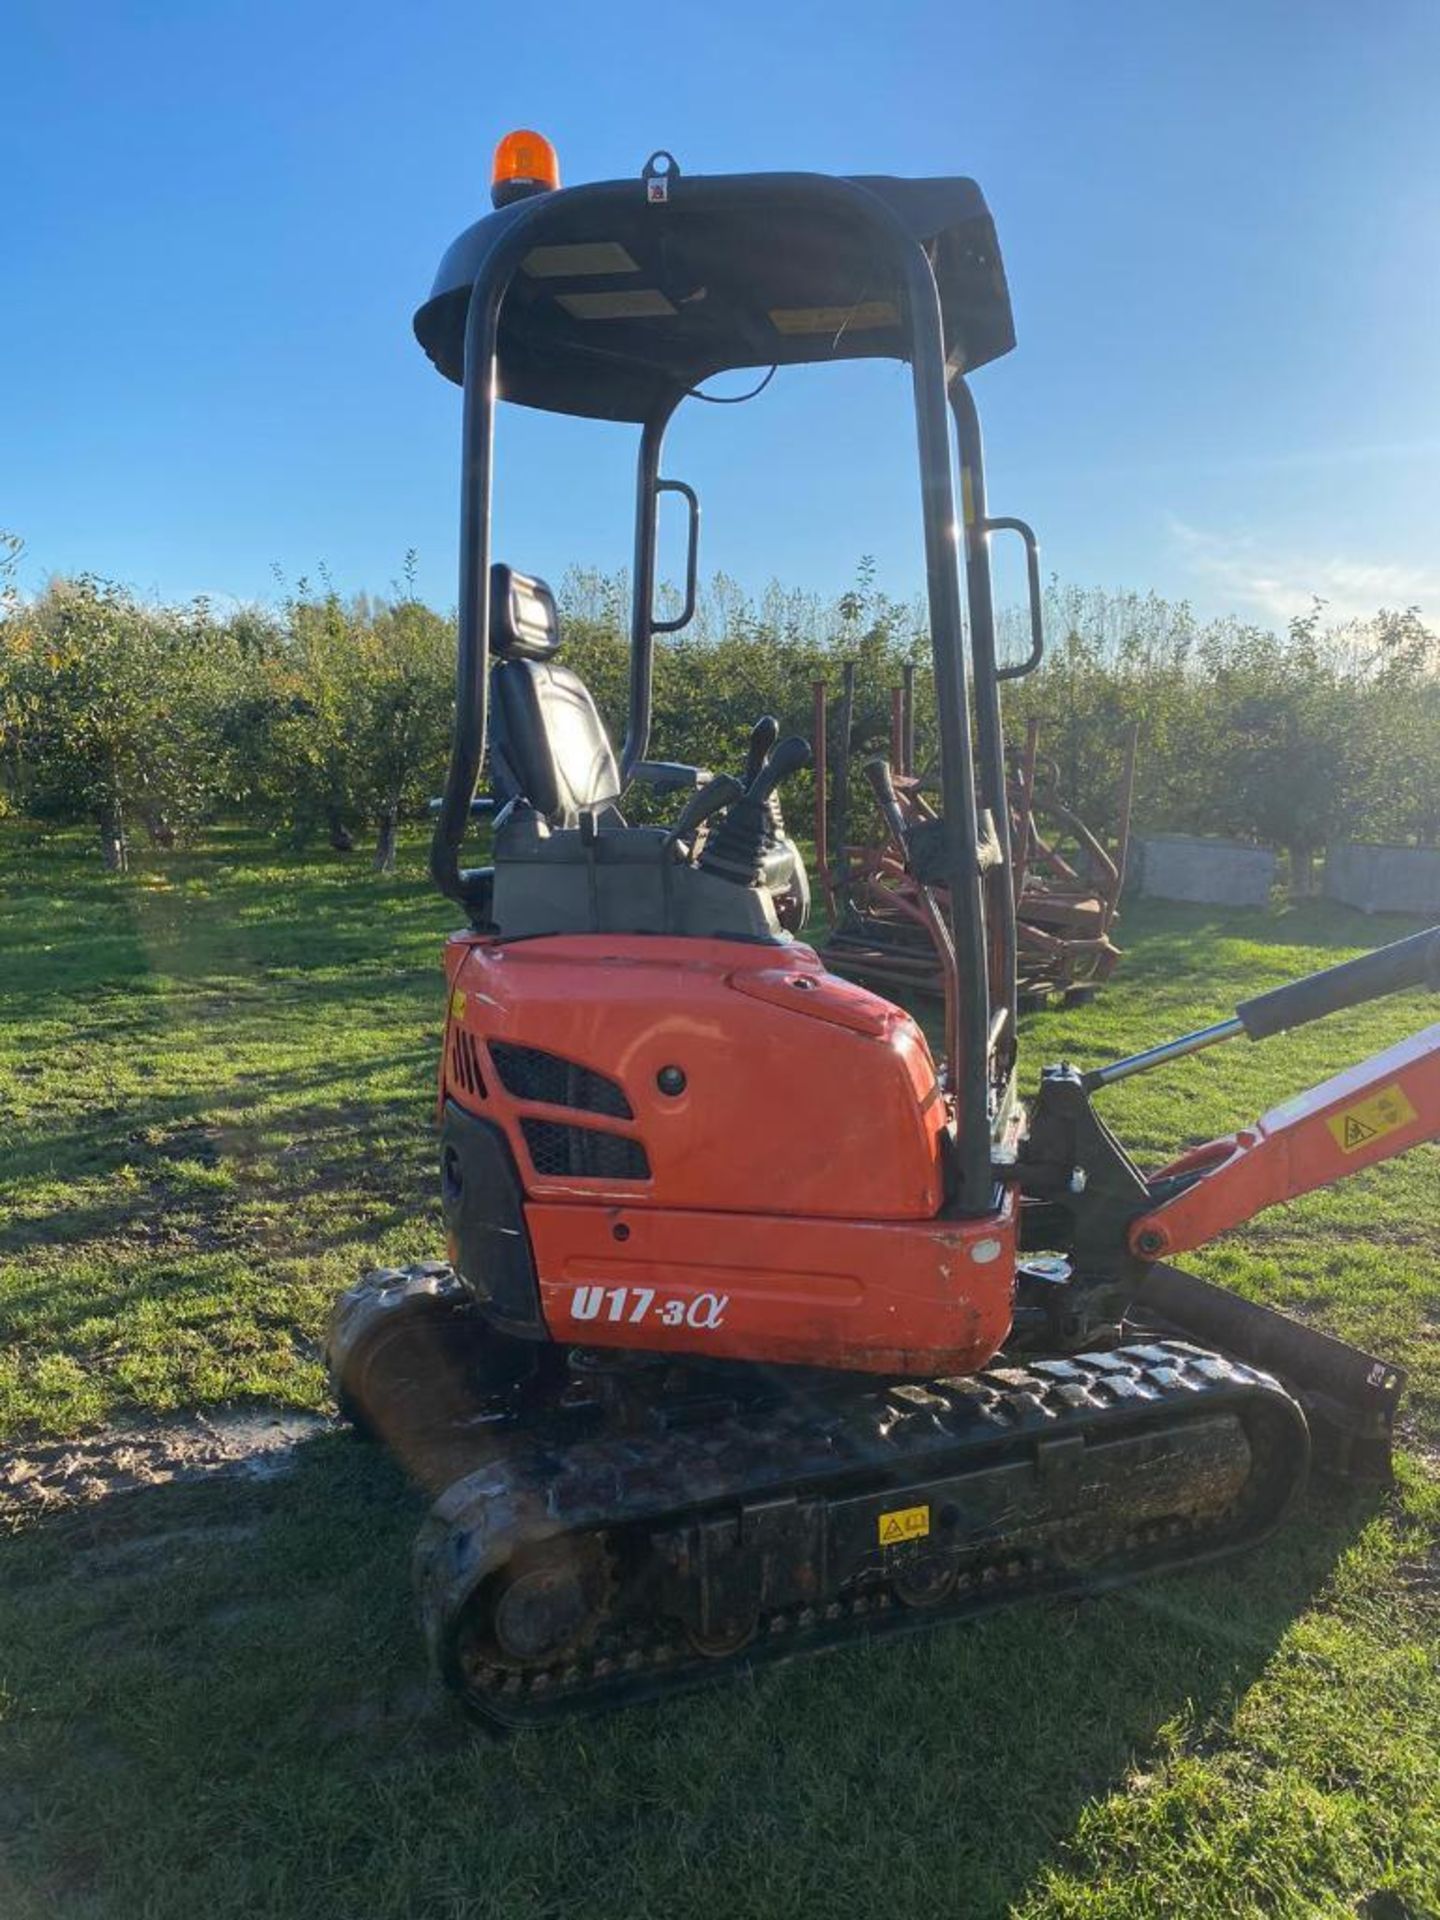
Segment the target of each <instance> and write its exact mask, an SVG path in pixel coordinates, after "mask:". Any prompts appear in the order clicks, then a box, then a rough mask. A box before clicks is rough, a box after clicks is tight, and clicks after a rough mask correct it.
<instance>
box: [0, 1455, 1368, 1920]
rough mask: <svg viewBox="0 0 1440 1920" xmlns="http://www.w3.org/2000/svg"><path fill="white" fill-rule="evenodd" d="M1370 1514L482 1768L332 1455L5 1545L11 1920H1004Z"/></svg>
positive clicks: (384, 1539)
mask: <svg viewBox="0 0 1440 1920" xmlns="http://www.w3.org/2000/svg"><path fill="white" fill-rule="evenodd" d="M1372 1511H1373V1503H1371V1502H1368V1501H1367V1500H1365V1499H1362V1498H1359V1497H1355V1498H1345V1499H1342V1500H1339V1501H1338V1502H1337V1501H1335V1500H1333V1499H1332V1500H1330V1501H1328V1502H1326V1503H1324V1504H1322V1503H1321V1502H1320V1501H1319V1500H1318V1499H1316V1500H1312V1502H1311V1503H1310V1506H1309V1507H1308V1509H1307V1510H1306V1511H1305V1512H1304V1513H1303V1514H1302V1517H1301V1519H1300V1521H1299V1522H1298V1523H1297V1524H1295V1525H1293V1526H1292V1527H1290V1528H1289V1529H1288V1530H1287V1532H1286V1533H1285V1534H1284V1535H1283V1536H1282V1537H1281V1538H1280V1539H1278V1540H1277V1541H1275V1542H1274V1543H1272V1544H1271V1545H1270V1546H1268V1547H1266V1548H1264V1549H1262V1550H1261V1551H1259V1552H1258V1553H1256V1554H1255V1555H1253V1556H1252V1557H1251V1558H1250V1559H1249V1560H1247V1561H1244V1562H1239V1563H1234V1564H1232V1565H1230V1566H1226V1567H1220V1568H1215V1569H1211V1570H1209V1571H1207V1572H1204V1573H1196V1574H1192V1575H1187V1576H1172V1577H1170V1578H1167V1579H1163V1580H1158V1581H1154V1582H1151V1583H1148V1584H1146V1585H1142V1586H1137V1587H1135V1588H1132V1589H1130V1590H1128V1591H1127V1592H1125V1593H1122V1594H1118V1595H1112V1596H1110V1597H1108V1598H1106V1599H1104V1600H1100V1601H1095V1602H1091V1603H1089V1604H1086V1605H1083V1606H1079V1607H1074V1606H1069V1607H1064V1606H1053V1605H1052V1606H1039V1605H1027V1606H1024V1607H1021V1608H1017V1609H1016V1610H1015V1611H1013V1612H1012V1613H1009V1614H1005V1615H999V1616H996V1617H994V1618H992V1619H990V1620H987V1621H984V1622H980V1623H976V1624H974V1625H970V1626H962V1627H956V1628H949V1629H940V1630H937V1631H936V1632H934V1633H932V1634H926V1635H922V1636H919V1637H917V1638H915V1639H913V1640H910V1641H908V1642H906V1643H899V1644H897V1643H891V1644H889V1645H886V1646H884V1647H880V1648H875V1649H870V1650H863V1649H857V1650H854V1651H851V1652H847V1653H844V1654H840V1655H834V1656H830V1657H828V1658H826V1659H824V1660H819V1661H813V1662H809V1663H801V1664H798V1665H796V1666H794V1667H791V1668H786V1669H783V1670H779V1671H772V1672H770V1673H767V1674H766V1675H765V1676H764V1677H762V1678H761V1679H759V1680H756V1681H752V1682H740V1683H736V1684H732V1685H730V1686H728V1687H727V1688H724V1689H719V1690H716V1691H714V1692H711V1693H708V1694H702V1695H691V1696H688V1697H686V1698H683V1699H680V1700H676V1701H674V1702H671V1703H668V1704H666V1705H664V1706H659V1707H649V1708H643V1709H636V1710H633V1711H631V1712H630V1713H628V1714H621V1715H617V1716H613V1717H610V1718H607V1719H603V1720H596V1721H589V1722H580V1723H574V1724H571V1725H568V1726H564V1727H560V1728H557V1729H555V1730H552V1731H550V1732H547V1733H545V1734H543V1735H534V1734H532V1735H525V1736H521V1737H519V1738H517V1739H515V1740H513V1741H510V1742H509V1743H505V1744H498V1743H495V1742H492V1741H490V1740H489V1739H487V1738H485V1737H484V1736H483V1735H482V1734H479V1733H477V1732H474V1731H473V1730H471V1729H470V1728H469V1727H468V1725H467V1724H466V1723H465V1722H464V1721H463V1720H462V1719H461V1718H460V1716H459V1715H458V1714H457V1713H456V1712H455V1711H454V1709H452V1708H451V1707H449V1706H448V1704H446V1703H444V1702H440V1701H437V1700H436V1699H435V1697H434V1695H433V1694H432V1692H431V1691H430V1689H429V1687H428V1683H427V1681H426V1677H425V1674H424V1670H423V1665H422V1662H421V1657H420V1653H419V1649H418V1645H417V1635H416V1632H415V1628H414V1624H413V1620H412V1616H411V1605H410V1596H409V1591H408V1581H407V1561H408V1549H409V1541H410V1536H411V1533H412V1531H413V1528H414V1526H415V1525H416V1523H417V1520H418V1517H419V1513H420V1503H419V1500H418V1499H417V1497H416V1496H415V1495H414V1494H413V1493H412V1492H411V1491H410V1490H409V1489H408V1488H407V1487H406V1486H405V1485H404V1483H403V1482H402V1480H401V1478H400V1476H399V1474H398V1473H397V1471H396V1470H395V1469H394V1468H393V1466H392V1465H391V1464H390V1463H389V1462H388V1461H387V1460H386V1459H385V1458H384V1457H383V1456H381V1455H378V1454H376V1453H375V1452H373V1451H372V1450H370V1449H368V1448H366V1447H364V1446H363V1445H362V1444H361V1443H359V1442H356V1441H354V1440H352V1439H350V1438H349V1437H348V1436H331V1437H326V1438H323V1439H320V1440H317V1441H314V1442H311V1443H309V1444H308V1445H306V1446H305V1447H303V1448H302V1449H301V1450H300V1452H299V1454H298V1455H297V1459H296V1465H295V1468H294V1470H293V1472H292V1473H291V1474H290V1475H289V1476H288V1477H286V1478H284V1479H282V1480H277V1481H273V1482H270V1483H266V1484H263V1485H258V1484H245V1483H237V1482H234V1481H229V1482H218V1483H213V1484H210V1485H206V1486H181V1485H174V1486H170V1487H166V1488H159V1489H154V1490H148V1491H141V1492H135V1493H129V1494H122V1495H116V1496H113V1497H112V1498H111V1499H110V1500H107V1501H104V1502H101V1503H98V1504H97V1505H96V1506H95V1507H94V1508H91V1509H87V1510H82V1511H81V1512H80V1513H78V1514H74V1515H70V1516H67V1517H64V1518H60V1519H54V1520H46V1521H41V1522H38V1523H34V1524H31V1525H30V1526H29V1527H27V1528H26V1529H25V1531H24V1532H22V1533H20V1534H18V1535H15V1536H13V1537H12V1538H11V1539H10V1540H9V1541H8V1543H7V1544H6V1547H5V1576H4V1581H3V1585H0V1646H3V1647H4V1650H5V1654H4V1663H5V1669H6V1674H5V1678H6V1686H7V1689H8V1692H9V1695H10V1701H11V1707H12V1711H11V1713H10V1714H9V1716H8V1720H7V1723H6V1724H5V1725H4V1727H3V1728H0V1755H3V1756H4V1758H3V1765H0V1776H3V1778H4V1780H5V1783H6V1793H5V1796H4V1797H3V1802H0V1825H7V1826H9V1828H10V1835H9V1845H10V1860H11V1873H12V1877H13V1885H14V1888H15V1893H16V1896H17V1898H18V1901H19V1905H18V1908H17V1910H16V1920H21V1917H22V1916H25V1915H27V1914H29V1913H32V1912H33V1913H34V1914H37V1915H38V1914H40V1913H44V1914H46V1915H50V1914H65V1913H67V1912H69V1911H71V1910H73V1911H75V1912H77V1913H80V1912H83V1913H84V1914H85V1915H87V1916H92V1915H93V1916H97V1917H98V1920H110V1917H111V1916H116V1917H117V1920H118V1916H128V1915H132V1914H138V1913H141V1912H143V1913H145V1914H146V1915H147V1916H154V1917H155V1920H170V1916H176V1920H178V1917H179V1916H182V1915H183V1916H185V1917H186V1920H189V1917H190V1916H193V1915H194V1914H196V1913H201V1912H203V1913H205V1914H206V1915H207V1916H211V1917H212V1920H221V1917H222V1916H229V1915H236V1916H239V1915H244V1916H246V1917H247V1920H258V1917H260V1916H270V1915H273V1916H276V1917H277V1920H278V1917H279V1916H285V1920H294V1916H298V1915H304V1916H305V1920H331V1916H334V1917H335V1920H339V1916H353V1915H355V1914H362V1913H363V1914H364V1915H366V1917H367V1920H392V1916H393V1920H402V1916H403V1920H419V1917H422V1916H432V1915H433V1916H436V1920H439V1917H440V1916H442V1915H443V1916H446V1920H455V1916H470V1915H474V1916H481V1915H491V1914H494V1915H497V1916H498V1915H500V1914H502V1913H503V1914H506V1915H511V1916H531V1915H534V1916H539V1915H550V1914H557V1913H560V1912H564V1913H566V1914H573V1915H580V1916H590V1915H593V1916H597V1920H598V1916H606V1917H607V1920H609V1917H611V1916H614V1915H616V1914H622V1913H623V1914H625V1915H627V1916H631V1917H633V1920H648V1917H649V1916H652V1915H653V1916H659V1915H662V1914H664V1915H666V1916H671V1915H673V1914H674V1913H676V1912H682V1911H683V1912H686V1913H688V1914H692V1915H701V1916H710V1915H715V1916H720V1915H725V1916H727V1917H729V1916H745V1915H753V1916H756V1917H757V1920H758V1917H759V1916H775V1915H781V1914H783V1915H786V1916H790V1915H810V1914H816V1915H822V1914H823V1915H827V1916H828V1915H837V1914H850V1913H862V1912H870V1911H874V1910H875V1909H876V1905H877V1903H879V1902H881V1901H882V1900H883V1904H884V1906H885V1908H886V1909H887V1910H889V1909H892V1908H893V1909H896V1910H899V1911H905V1910H908V1911H910V1912H914V1913H921V1914H932V1913H935V1914H938V1913H942V1912H944V1913H955V1914H961V1913H963V1914H965V1915H966V1916H970V1917H972V1920H985V1917H986V1916H992V1915H995V1916H998V1915H1000V1914H1002V1913H1004V1912H1005V1911H1006V1910H1007V1908H1008V1907H1009V1906H1010V1905H1011V1903H1012V1902H1014V1901H1015V1900H1016V1899H1017V1898H1018V1897H1019V1896H1020V1895H1021V1894H1022V1893H1023V1892H1024V1890H1025V1889H1026V1887H1027V1886H1029V1885H1030V1884H1031V1883H1032V1882H1033V1880H1034V1879H1035V1876H1036V1875H1037V1873H1038V1872H1039V1871H1040V1870H1041V1869H1042V1868H1043V1867H1044V1866H1045V1865H1046V1864H1047V1863H1050V1862H1052V1861H1054V1860H1055V1859H1056V1858H1057V1857H1058V1855H1059V1854H1060V1853H1061V1852H1062V1851H1063V1848H1064V1844H1065V1841H1066V1839H1067V1836H1068V1835H1069V1834H1070V1833H1071V1832H1072V1831H1073V1829H1074V1826H1075V1823H1076V1821H1077V1819H1078V1817H1079V1815H1080V1813H1081V1811H1082V1809H1083V1808H1084V1807H1085V1805H1086V1803H1087V1802H1088V1801H1090V1800H1091V1799H1092V1798H1093V1797H1095V1796H1096V1795H1102V1794H1105V1793H1107V1792H1109V1791H1111V1790H1113V1789H1115V1788H1117V1787H1121V1786H1123V1784H1124V1783H1125V1781H1126V1779H1127V1778H1128V1777H1129V1775H1130V1773H1131V1770H1132V1769H1141V1770H1143V1769H1144V1767H1145V1766H1146V1764H1147V1759H1148V1757H1149V1756H1150V1755H1151V1754H1153V1752H1154V1751H1155V1749H1156V1747H1157V1736H1158V1735H1159V1734H1160V1730H1161V1729H1162V1728H1166V1727H1167V1726H1173V1725H1174V1724H1175V1723H1176V1722H1177V1721H1178V1722H1180V1723H1182V1724H1183V1726H1184V1728H1186V1729H1188V1730H1189V1733H1190V1735H1191V1737H1193V1738H1196V1739H1200V1740H1205V1739H1208V1738H1212V1737H1219V1738H1221V1739H1222V1740H1223V1735H1224V1728H1225V1726H1226V1723H1227V1722H1228V1719H1229V1716H1230V1714H1231V1712H1232V1710H1233V1707H1234V1705H1235V1703H1236V1702H1237V1701H1238V1699H1239V1698H1240V1696H1241V1695H1242V1694H1243V1693H1244V1691H1245V1690H1246V1688H1247V1687H1248V1686H1249V1685H1250V1684H1251V1682H1252V1681H1253V1680H1254V1679H1255V1678H1256V1676H1257V1675H1258V1674H1259V1673H1260V1672H1261V1671H1262V1670H1263V1669H1264V1667H1265V1665H1266V1663H1267V1661H1268V1660H1269V1659H1270V1657H1271V1655H1272V1653H1273V1651H1274V1649H1275V1647H1276V1645H1277V1643H1278V1641H1279V1639H1280V1638H1281V1636H1282V1635H1283V1634H1284V1632H1285V1630H1286V1628H1287V1627H1288V1626H1289V1625H1290V1623H1291V1622H1292V1621H1293V1620H1294V1618H1295V1617H1296V1615H1297V1614H1298V1613H1300V1612H1301V1611H1302V1610H1303V1609H1304V1608H1305V1607H1306V1606H1307V1605H1309V1604H1310V1603H1311V1602H1312V1601H1313V1600H1314V1599H1315V1597H1316V1595H1317V1593H1318V1592H1319V1591H1320V1590H1321V1589H1322V1588H1323V1587H1324V1584H1325V1582H1326V1580H1327V1577H1328V1576H1329V1574H1330V1572H1331V1570H1332V1568H1333V1566H1334V1564H1335V1562H1336V1560H1337V1558H1338V1557H1339V1556H1340V1555H1341V1554H1342V1553H1343V1552H1344V1550H1345V1548H1346V1546H1347V1545H1348V1544H1349V1542H1350V1541H1351V1540H1352V1539H1353V1538H1354V1536H1355V1534H1356V1533H1357V1532H1358V1530H1359V1528H1360V1527H1361V1526H1362V1525H1363V1524H1364V1522H1365V1520H1366V1518H1367V1517H1368V1515H1369V1514H1370V1512H1372Z"/></svg>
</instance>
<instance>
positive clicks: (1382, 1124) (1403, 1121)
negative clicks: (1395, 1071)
mask: <svg viewBox="0 0 1440 1920" xmlns="http://www.w3.org/2000/svg"><path fill="white" fill-rule="evenodd" d="M1415 1117H1416V1114H1415V1109H1414V1107H1412V1106H1411V1104H1410V1102H1409V1100H1408V1098H1407V1097H1406V1093H1405V1089H1404V1088H1403V1087H1402V1086H1401V1085H1400V1083H1399V1081H1398V1080H1397V1081H1396V1083H1395V1085H1394V1086H1393V1087H1385V1088H1383V1089H1382V1090H1381V1091H1380V1092H1379V1093H1376V1094H1372V1095H1371V1097H1370V1098H1369V1099H1368V1100H1362V1101H1360V1102H1359V1104H1358V1105H1356V1106H1353V1107H1346V1108H1345V1109H1344V1110H1343V1111H1342V1112H1340V1113H1332V1114H1331V1115H1330V1118H1329V1119H1328V1120H1327V1121H1326V1122H1325V1124H1326V1126H1327V1127H1329V1129H1330V1131H1331V1133H1333V1134H1334V1136H1335V1144H1336V1145H1337V1146H1338V1147H1339V1149H1340V1151H1341V1152H1342V1153H1358V1152H1359V1151H1360V1149H1361V1147H1368V1146H1369V1144H1370V1142H1371V1141H1372V1140H1379V1139H1382V1138H1383V1137H1384V1135H1385V1134H1387V1133H1394V1132H1395V1130H1396V1128H1397V1127H1403V1126H1407V1125H1408V1124H1409V1122H1410V1121H1412V1120H1413V1119H1415Z"/></svg>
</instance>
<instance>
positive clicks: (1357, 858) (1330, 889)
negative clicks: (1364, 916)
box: [1325, 840, 1440, 919]
mask: <svg viewBox="0 0 1440 1920" xmlns="http://www.w3.org/2000/svg"><path fill="white" fill-rule="evenodd" d="M1325 897H1326V899H1327V900H1339V901H1341V902H1343V904H1344V905H1345V906H1347V907H1359V909H1360V911H1361V912H1362V913H1416V914H1422V915H1425V916H1427V917H1428V918H1430V919H1440V847H1387V846H1379V845H1374V844H1371V843H1368V842H1366V841H1362V840H1342V841H1340V842H1339V843H1338V844H1337V845H1336V846H1333V847H1329V848H1327V850H1326V853H1325Z"/></svg>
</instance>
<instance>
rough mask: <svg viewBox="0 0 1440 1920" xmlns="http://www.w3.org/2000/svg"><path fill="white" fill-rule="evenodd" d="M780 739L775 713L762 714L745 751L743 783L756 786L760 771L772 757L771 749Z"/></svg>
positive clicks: (778, 724) (751, 731)
mask: <svg viewBox="0 0 1440 1920" xmlns="http://www.w3.org/2000/svg"><path fill="white" fill-rule="evenodd" d="M779 738H780V722H779V721H778V720H777V719H776V718H775V716H774V714H773V713H762V714H761V716H760V718H759V719H758V720H757V721H756V722H755V724H754V726H753V727H752V728H751V729H750V745H749V746H748V747H747V748H746V750H745V771H744V773H742V774H741V776H740V779H741V782H742V783H743V784H744V785H745V786H746V787H750V786H753V785H754V784H755V781H756V779H757V778H758V776H759V773H760V769H761V768H762V767H763V766H764V764H765V762H766V760H767V759H768V758H769V757H770V749H771V748H772V747H773V746H774V744H775V742H776V741H777V740H778V739H779Z"/></svg>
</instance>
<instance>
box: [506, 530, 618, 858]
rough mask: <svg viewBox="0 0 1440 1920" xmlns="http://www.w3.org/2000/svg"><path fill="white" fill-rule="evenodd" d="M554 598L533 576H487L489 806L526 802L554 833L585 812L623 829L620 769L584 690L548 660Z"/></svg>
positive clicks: (552, 650) (555, 637) (555, 633)
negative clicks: (492, 798) (491, 800)
mask: <svg viewBox="0 0 1440 1920" xmlns="http://www.w3.org/2000/svg"><path fill="white" fill-rule="evenodd" d="M559 651H560V617H559V614H558V612H557V611H556V607H555V596H554V594H553V593H551V591H550V589H549V587H548V586H546V584H545V582H544V581H543V580H541V579H538V578H536V576H535V575H533V574H526V573H517V572H516V570H515V569H514V567H506V566H501V565H496V566H493V567H492V568H491V569H490V653H491V656H492V659H493V662H494V664H493V665H492V666H491V669H490V710H491V715H492V719H491V729H490V774H491V783H492V785H493V787H494V789H495V802H496V805H497V806H500V807H503V806H504V805H505V804H506V803H507V802H508V801H510V800H513V799H516V798H517V797H520V796H523V797H524V798H525V799H526V800H528V801H529V802H530V804H531V805H532V806H533V807H535V808H537V809H538V811H539V812H540V813H542V814H543V815H544V816H545V818H546V820H547V821H548V822H549V824H550V825H551V826H552V827H573V826H575V825H577V824H578V822H579V819H580V815H581V813H582V812H585V811H592V812H594V813H595V815H596V816H597V820H598V824H600V825H602V826H623V825H624V821H623V820H622V818H621V816H620V814H619V812H618V811H617V809H616V802H617V801H618V800H619V798H620V790H621V780H620V768H619V766H618V765H617V764H616V760H615V750H614V748H613V747H612V746H611V744H610V736H609V734H608V733H607V732H606V731H605V722H604V721H603V720H602V719H601V718H600V715H599V712H598V711H597V709H596V706H595V702H594V701H593V700H592V699H591V697H590V689H589V688H588V687H587V686H586V685H585V682H584V681H583V680H582V679H581V678H580V676H579V674H578V673H575V672H573V671H572V670H571V668H569V667H566V666H562V665H561V664H560V662H559V661H558V660H557V659H556V658H555V655H556V654H557V653H558V652H559Z"/></svg>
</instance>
